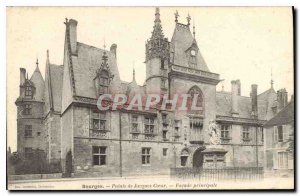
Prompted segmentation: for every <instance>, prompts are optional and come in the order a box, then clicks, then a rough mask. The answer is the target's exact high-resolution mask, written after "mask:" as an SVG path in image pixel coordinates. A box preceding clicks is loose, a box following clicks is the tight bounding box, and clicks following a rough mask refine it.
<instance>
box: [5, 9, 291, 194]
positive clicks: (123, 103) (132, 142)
mask: <svg viewBox="0 0 300 196" xmlns="http://www.w3.org/2000/svg"><path fill="white" fill-rule="evenodd" d="M293 31H294V28H293V8H292V7H7V179H8V181H7V183H8V185H7V187H8V189H9V190H98V191H99V190H218V189H231V190H240V189H247V190H249V189H250V190H257V189H286V190H293V189H294V186H295V185H294V160H295V156H294V129H295V127H294V96H293V94H294V53H293V51H294V48H293V47H294V46H293V41H294V37H293Z"/></svg>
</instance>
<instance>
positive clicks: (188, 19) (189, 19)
mask: <svg viewBox="0 0 300 196" xmlns="http://www.w3.org/2000/svg"><path fill="white" fill-rule="evenodd" d="M186 19H187V22H188V24H187V25H188V26H190V24H191V16H190V14H189V13H188V16H187V17H186Z"/></svg>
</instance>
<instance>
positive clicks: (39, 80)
mask: <svg viewBox="0 0 300 196" xmlns="http://www.w3.org/2000/svg"><path fill="white" fill-rule="evenodd" d="M44 86H45V83H44V79H43V77H42V74H41V72H40V70H39V67H38V60H37V62H36V69H35V71H34V73H33V74H32V76H31V78H30V79H28V73H27V76H26V70H25V69H24V68H20V95H19V97H18V99H17V100H16V102H15V104H16V105H17V140H18V142H17V144H18V146H17V150H18V152H19V153H20V154H21V155H23V156H24V157H25V158H30V157H31V156H33V153H34V151H35V150H45V148H46V142H45V141H44V140H45V139H46V134H45V132H44V128H43V108H44Z"/></svg>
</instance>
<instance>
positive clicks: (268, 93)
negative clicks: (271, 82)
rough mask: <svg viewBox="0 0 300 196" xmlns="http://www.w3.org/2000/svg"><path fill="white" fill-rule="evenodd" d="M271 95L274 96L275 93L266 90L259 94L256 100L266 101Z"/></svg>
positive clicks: (271, 90)
mask: <svg viewBox="0 0 300 196" xmlns="http://www.w3.org/2000/svg"><path fill="white" fill-rule="evenodd" d="M271 93H274V94H276V92H275V90H274V89H273V88H270V89H268V90H266V91H265V92H262V93H261V94H259V95H257V98H258V99H264V100H266V99H268V97H269V95H270V94H271Z"/></svg>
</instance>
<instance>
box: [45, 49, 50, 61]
mask: <svg viewBox="0 0 300 196" xmlns="http://www.w3.org/2000/svg"><path fill="white" fill-rule="evenodd" d="M46 62H47V64H50V59H49V50H48V49H47V60H46Z"/></svg>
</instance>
